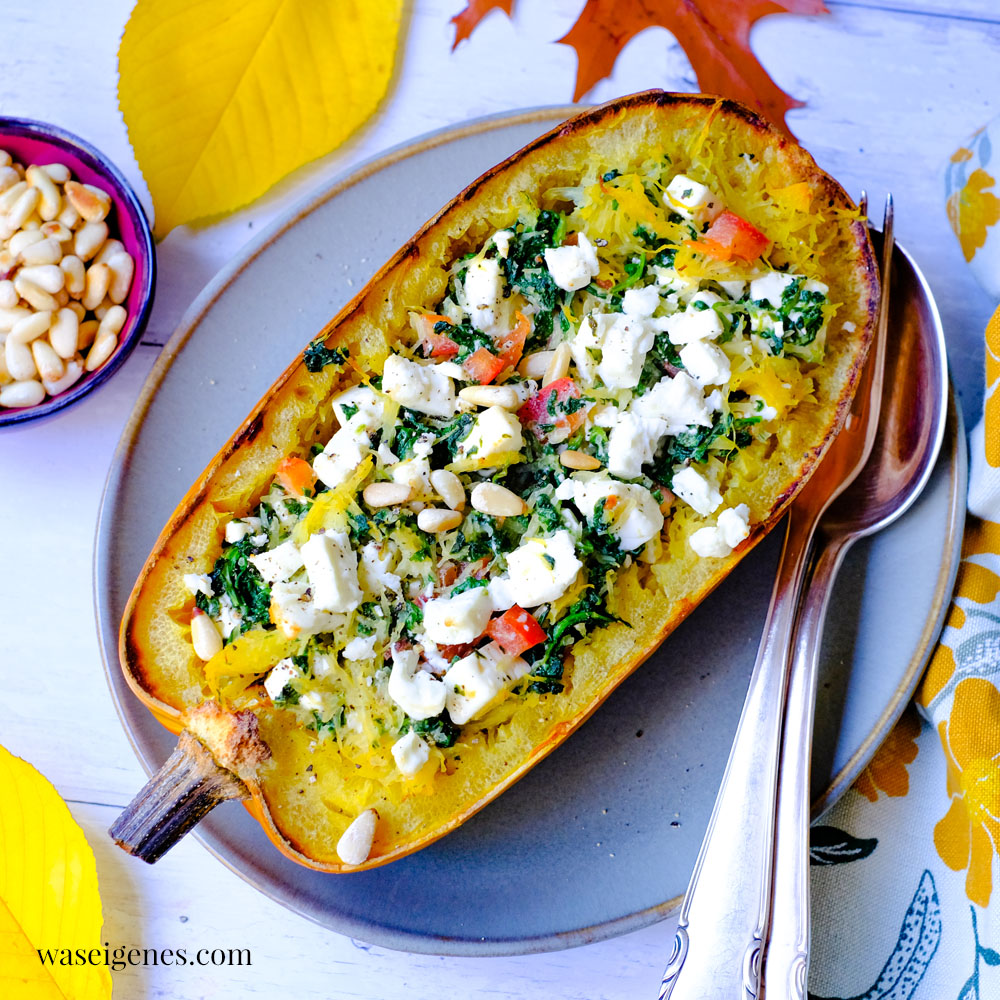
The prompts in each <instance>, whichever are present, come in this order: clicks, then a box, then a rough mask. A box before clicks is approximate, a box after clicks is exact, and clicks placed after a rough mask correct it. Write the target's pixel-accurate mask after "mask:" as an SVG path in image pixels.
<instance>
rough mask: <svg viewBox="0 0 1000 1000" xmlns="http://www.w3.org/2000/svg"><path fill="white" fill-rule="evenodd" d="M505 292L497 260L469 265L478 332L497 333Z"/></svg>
mask: <svg viewBox="0 0 1000 1000" xmlns="http://www.w3.org/2000/svg"><path fill="white" fill-rule="evenodd" d="M503 291H504V280H503V277H502V276H501V274H500V265H499V264H498V263H497V261H496V260H494V259H492V258H489V257H481V258H480V259H479V260H474V261H473V262H472V263H471V264H470V265H469V267H468V269H467V270H466V272H465V299H466V303H465V307H466V309H467V310H468V313H469V319H470V320H471V321H472V325H473V326H474V327H475V328H476V329H477V330H482V331H483V332H484V333H494V332H495V331H496V327H497V323H498V321H499V319H500V306H501V303H502V301H503ZM387 391H388V390H387ZM444 415H445V414H441V416H444Z"/></svg>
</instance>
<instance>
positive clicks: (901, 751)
mask: <svg viewBox="0 0 1000 1000" xmlns="http://www.w3.org/2000/svg"><path fill="white" fill-rule="evenodd" d="M919 732H920V720H919V719H918V718H917V714H916V712H914V711H913V708H912V707H911V708H908V709H907V710H906V711H905V712H904V713H903V715H902V716H901V717H900V720H899V722H897V723H896V726H895V728H894V729H893V731H892V732H891V733H889V736H888V738H887V739H886V741H885V743H883V744H882V746H880V747H879V749H878V753H876V754H875V756H874V757H872V759H871V763H869V765H868V766H867V767H866V768H865V769H864V770H863V771H862V772H861V774H859V775H858V780H857V781H855V782H854V789H855V791H857V792H860V793H861V794H862V795H863V796H864V797H865V798H866V799H868V801H869V802H876V801H877V800H878V793H879V791H880V790H881V791H883V792H885V794H886V795H890V796H893V797H900V796H903V795H906V794H907V792H909V790H910V776H909V774H908V773H907V771H906V765H907V764H912V763H913V762H914V761H915V760H916V759H917V735H918V734H919Z"/></svg>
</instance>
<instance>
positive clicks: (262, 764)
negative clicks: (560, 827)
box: [112, 92, 877, 872]
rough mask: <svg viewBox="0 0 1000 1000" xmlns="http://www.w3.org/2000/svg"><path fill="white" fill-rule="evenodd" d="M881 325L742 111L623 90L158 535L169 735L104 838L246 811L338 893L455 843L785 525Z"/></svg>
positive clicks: (797, 185)
mask: <svg viewBox="0 0 1000 1000" xmlns="http://www.w3.org/2000/svg"><path fill="white" fill-rule="evenodd" d="M876 300H877V287H876V278H875V269H874V263H873V259H872V254H871V248H870V245H869V242H868V237H867V233H866V230H865V227H864V225H863V223H862V221H861V220H860V218H859V213H858V211H857V209H856V208H855V206H854V205H853V204H852V203H851V202H850V200H849V199H848V198H847V196H846V195H845V194H844V192H843V191H842V190H841V189H840V188H839V187H838V186H837V185H836V184H835V183H834V182H833V181H832V180H831V179H830V178H829V177H828V176H827V175H826V174H824V173H823V172H822V171H820V170H819V169H818V168H817V166H816V165H815V163H814V162H813V160H812V159H811V157H810V156H809V155H808V154H807V153H805V152H804V151H803V150H802V149H801V148H800V147H798V146H797V145H795V144H794V143H792V142H790V141H788V140H787V139H785V138H784V137H783V136H781V135H780V134H779V133H778V132H777V131H776V130H775V129H773V128H772V127H771V126H769V125H767V124H766V123H765V122H763V121H762V120H761V119H759V118H757V117H756V116H755V115H753V114H752V113H750V112H749V111H747V110H746V109H745V108H743V107H741V106H739V105H736V104H734V103H732V102H730V101H724V100H717V99H714V98H710V97H703V96H691V95H669V94H663V93H659V92H653V93H647V94H641V95H637V96H635V97H631V98H626V99H624V100H621V101H617V102H615V103H613V104H610V105H607V106H604V107H601V108H597V109H595V110H592V111H588V112H586V113H584V114H581V115H579V116H578V117H576V118H574V119H572V120H571V121H569V122H567V123H566V124H565V125H563V126H562V127H560V128H558V129H556V130H555V131H553V132H550V133H549V134H547V135H545V136H543V137H542V138H540V139H538V140H537V141H535V142H533V143H532V144H531V145H529V146H528V147H526V148H525V149H523V150H521V151H520V152H519V153H517V154H515V155H514V156H513V157H511V158H510V159H509V160H507V161H506V162H505V163H503V164H501V165H500V166H498V167H496V168H494V169H493V170H491V171H489V172H488V173H487V174H486V175H484V176H483V177H482V178H480V179H479V180H478V181H476V182H475V183H474V184H472V185H471V186H470V187H469V188H468V189H466V190H465V191H464V192H463V193H462V194H461V195H459V197H458V198H456V199H455V200H454V201H453V202H452V203H451V204H449V205H448V206H447V207H446V208H445V209H443V210H442V211H441V213H439V214H438V216H436V217H435V218H434V219H433V220H431V222H429V223H428V224H427V225H426V226H425V227H424V228H423V229H422V230H421V231H420V232H419V233H418V234H417V235H416V236H415V237H414V238H413V239H412V240H411V241H410V242H409V243H407V244H406V245H405V246H404V247H403V248H402V249H401V250H400V251H399V252H398V253H397V254H396V256H395V257H394V258H393V259H392V260H391V261H390V262H389V263H388V264H387V265H386V266H385V267H383V268H382V270H380V271H379V272H378V274H376V276H375V277H374V278H373V279H372V281H371V282H370V283H369V284H368V286H367V287H366V288H365V289H364V290H363V291H362V292H361V293H360V294H359V295H358V296H357V298H355V299H354V301H353V302H351V303H350V304H349V305H348V306H347V307H346V308H345V309H344V310H343V311H342V312H341V314H340V315H339V316H337V317H336V318H335V319H334V320H333V321H332V322H331V323H330V324H329V326H328V327H327V328H326V329H325V330H324V331H322V334H321V335H320V336H319V337H318V338H317V339H315V340H314V341H313V342H312V343H310V344H309V346H308V347H307V348H306V350H305V352H304V354H303V355H302V356H301V357H300V358H298V359H296V361H295V362H294V363H293V364H292V366H291V367H290V368H289V369H288V370H287V371H286V372H285V373H284V374H283V375H282V376H281V377H280V378H279V380H278V381H277V382H276V383H275V385H274V387H273V388H272V389H271V390H270V391H269V393H268V394H267V396H266V397H265V398H264V400H262V401H261V403H260V404H259V405H258V407H257V408H256V409H255V411H254V412H253V413H252V414H251V415H250V417H249V418H248V419H247V421H246V422H245V424H244V425H243V427H241V428H240V430H239V431H238V432H237V433H236V435H235V436H234V437H233V438H232V439H231V440H230V441H229V443H228V444H227V445H226V446H225V447H224V448H223V450H222V451H221V452H220V453H219V455H218V456H217V457H216V458H215V459H214V460H213V462H212V463H211V465H210V466H209V468H208V469H207V470H206V471H205V473H204V474H203V476H202V477H201V479H200V480H199V481H198V482H197V483H196V484H195V486H194V487H192V489H191V491H190V492H189V493H188V495H187V496H186V497H185V498H184V500H183V501H182V503H181V505H180V507H179V508H178V510H177V511H176V513H175V515H174V516H173V518H172V520H171V521H170V523H169V524H168V525H167V527H166V528H165V530H164V532H163V533H162V534H161V536H160V538H159V540H158V542H157V545H156V547H155V549H154V551H153V553H152V555H151V556H150V558H149V560H148V562H147V564H146V566H145V568H144V569H143V572H142V575H141V576H140V578H139V581H138V583H137V584H136V586H135V589H134V591H133V593H132V596H131V599H130V601H129V604H128V608H127V610H126V614H125V618H124V621H123V623H122V630H121V650H120V652H121V661H122V666H123V669H124V671H125V675H126V677H127V678H128V680H129V683H130V684H131V686H132V688H133V690H135V692H136V693H137V694H138V695H139V696H140V697H141V698H142V699H143V700H144V701H145V702H146V703H147V704H148V705H149V707H150V708H151V709H152V710H153V711H154V712H155V713H156V714H157V716H158V717H159V718H160V720H161V721H162V722H164V724H166V725H167V726H169V727H170V728H172V729H173V730H175V731H180V730H184V732H183V734H182V740H181V745H180V747H179V749H178V751H177V753H175V755H174V757H172V758H171V761H170V762H168V764H167V765H165V770H164V772H161V774H160V775H159V776H158V777H157V778H156V779H154V781H153V783H152V786H153V787H154V788H155V789H157V790H155V791H150V789H149V788H147V791H146V793H145V794H144V795H140V797H139V798H138V799H137V801H136V803H133V806H132V807H130V809H129V810H127V811H126V814H124V815H123V817H122V819H121V820H119V822H118V823H117V824H116V826H115V827H114V828H113V829H112V833H113V835H114V836H115V837H116V839H118V840H119V842H120V843H122V845H123V846H125V847H126V849H129V850H133V851H134V852H136V853H139V854H140V856H143V857H146V858H147V859H155V857H156V856H158V855H159V854H160V853H162V851H163V850H165V849H166V848H167V847H169V845H170V843H171V842H172V841H173V839H175V838H176V836H178V835H179V833H181V832H183V830H184V829H186V828H187V827H188V826H190V824H191V823H193V822H194V821H196V820H197V818H198V817H199V816H200V815H201V814H202V813H203V812H204V811H205V810H206V809H208V808H211V806H212V805H213V804H214V803H215V801H218V800H219V799H221V798H224V797H234V796H235V797H244V798H247V799H248V807H249V808H250V809H251V811H252V812H253V813H254V814H255V815H256V816H257V818H258V819H259V820H260V821H261V822H262V824H263V825H264V827H265V829H266V830H267V832H268V834H269V835H270V837H271V838H272V839H273V840H274V842H275V843H276V844H277V846H278V847H279V848H280V849H281V850H282V851H283V852H284V853H285V854H286V855H288V856H289V857H292V858H293V859H295V860H297V861H299V862H301V863H303V864H306V865H309V866H312V867H314V868H319V869H322V870H326V871H331V872H335V871H343V870H357V869H363V868H369V867H372V866H375V865H379V864H383V863H385V862H388V861H391V860H393V859H395V858H399V857H401V856H403V855H405V854H407V853H409V852H411V851H414V850H416V849H418V848H420V847H422V846H424V845H426V844H428V843H430V842H431V841H433V840H435V839H436V838H438V837H440V836H441V835H443V834H444V833H447V832H448V831H449V830H451V829H453V828H454V827H456V826H457V825H458V824H460V823H461V822H462V821H464V820H465V819H467V818H468V817H469V816H471V815H472V814H473V813H474V812H475V811H476V810H478V809H479V808H481V807H482V806H483V805H484V804H485V803H487V802H488V801H489V800H490V799H492V798H493V797H495V796H496V795H497V794H499V793H500V792H501V791H502V790H503V789H504V788H506V787H507V786H509V785H510V784H511V783H512V782H514V781H515V780H516V779H517V778H518V777H520V776H521V775H522V774H524V773H525V771H526V770H527V769H528V768H530V767H531V766H532V765H533V764H535V763H537V762H538V761H539V760H540V759H541V758H542V757H544V756H545V755H546V754H547V753H548V752H549V751H551V750H552V749H553V748H554V747H555V746H557V745H558V744H559V743H560V742H561V741H562V740H563V739H565V738H566V736H567V735H569V733H570V732H572V730H573V729H574V728H575V727H576V726H578V725H579V724H580V723H581V722H582V721H583V720H584V719H586V718H587V717H588V716H589V715H590V714H591V712H593V711H594V709H595V708H596V707H597V706H598V705H599V704H600V702H601V701H602V700H603V699H604V698H606V697H607V696H608V695H609V694H610V693H611V691H612V690H613V689H614V688H615V687H616V686H617V685H618V684H619V683H620V682H621V681H622V680H623V679H624V678H625V677H626V676H627V675H628V674H629V673H631V672H632V671H633V670H635V669H636V667H637V666H638V665H639V664H640V663H641V662H642V661H643V660H644V659H645V658H646V657H648V656H649V654H650V653H651V652H652V651H653V650H654V649H655V648H656V647H657V646H658V645H659V644H660V643H661V642H662V640H663V639H664V637H665V636H666V635H667V634H668V633H669V632H670V631H671V630H672V629H673V628H674V627H675V626H676V625H677V624H678V623H679V622H680V621H681V620H682V619H683V618H684V617H685V616H686V615H687V614H688V613H689V612H690V611H691V609H692V608H693V607H694V606H695V605H696V604H697V603H698V602H699V601H700V600H701V599H702V598H703V597H704V596H705V595H706V594H707V593H708V592H709V591H710V590H711V589H712V588H713V587H714V586H715V585H716V584H717V583H718V582H719V581H720V580H721V579H722V578H723V577H724V576H725V575H726V573H728V572H729V571H730V570H731V568H732V567H733V565H734V564H735V563H736V561H737V560H738V559H739V558H740V557H741V556H742V555H743V554H745V553H746V551H748V549H749V548H751V547H752V546H753V545H754V544H755V542H756V541H758V540H759V539H760V538H761V537H762V536H763V534H764V533H765V532H766V531H767V530H768V529H769V528H770V527H771V526H772V525H773V524H774V523H775V521H776V520H777V519H778V517H779V516H780V514H781V512H782V510H783V509H784V508H785V506H786V505H787V504H788V503H789V502H790V501H791V499H792V498H793V496H794V495H795V493H796V491H797V490H798V488H799V487H800V486H801V485H802V483H803V482H804V481H805V480H806V479H807V478H808V476H809V475H810V474H811V472H812V471H813V469H814V468H815V466H816V464H817V462H818V461H819V460H820V458H821V456H822V454H823V452H824V450H825V449H826V447H827V446H828V444H829V442H830V441H831V439H832V437H833V435H834V434H835V433H836V431H837V429H838V427H839V423H840V420H841V419H842V416H843V415H844V413H845V412H846V408H847V407H848V405H849V402H850V398H851V393H852V391H853V388H854V385H855V383H856V381H857V378H858V374H859V370H860V367H861V365H862V363H863V359H864V355H865V350H866V348H867V344H868V340H869V337H870V334H871V330H872V325H873V319H874V315H875V309H876ZM171 783H172V784H173V786H174V789H175V790H174V792H173V793H167V794H166V796H165V797H164V795H165V793H164V791H163V789H164V787H165V785H168V784H171ZM178 789H180V792H178V791H177V790H178ZM192 789H194V791H192ZM179 799H183V800H184V804H178V801H179Z"/></svg>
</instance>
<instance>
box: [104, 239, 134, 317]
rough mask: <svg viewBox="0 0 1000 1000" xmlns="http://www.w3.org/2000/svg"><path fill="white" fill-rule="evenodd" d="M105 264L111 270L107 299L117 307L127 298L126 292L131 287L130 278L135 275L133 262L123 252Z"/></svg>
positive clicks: (128, 255)
mask: <svg viewBox="0 0 1000 1000" xmlns="http://www.w3.org/2000/svg"><path fill="white" fill-rule="evenodd" d="M107 264H108V268H109V269H110V270H111V284H110V285H109V286H108V298H109V299H111V301H112V302H114V303H115V304H116V305H117V304H118V303H119V302H124V301H125V299H126V298H128V291H129V289H130V288H131V287H132V276H133V274H135V261H133V260H132V257H131V255H130V254H127V253H125V251H124V250H123V251H122V252H121V253H116V254H115V255H114V256H113V257H112V258H111V259H110V260H109V261H108V262H107Z"/></svg>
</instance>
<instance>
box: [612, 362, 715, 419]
mask: <svg viewBox="0 0 1000 1000" xmlns="http://www.w3.org/2000/svg"><path fill="white" fill-rule="evenodd" d="M630 409H631V410H632V412H634V413H636V414H638V415H639V416H640V417H645V418H646V419H649V420H656V419H659V420H664V421H666V424H667V427H666V433H667V434H682V433H683V432H684V431H686V430H687V429H688V428H689V427H690V426H691V425H692V424H695V425H698V426H700V427H711V426H712V414H711V410H710V409H709V407H708V403H707V401H706V399H705V396H704V394H703V392H702V389H701V387H700V386H699V385H698V383H697V382H695V380H694V379H693V378H691V376H690V375H688V373H687V372H678V373H677V374H676V375H675V376H673V378H671V377H670V376H669V375H667V376H664V377H663V378H661V379H660V380H659V382H657V383H656V384H655V385H654V386H652V387H651V388H650V390H649V391H648V392H647V393H645V394H644V395H642V396H639V397H638V399H635V400H633V402H632V405H631V406H630Z"/></svg>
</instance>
